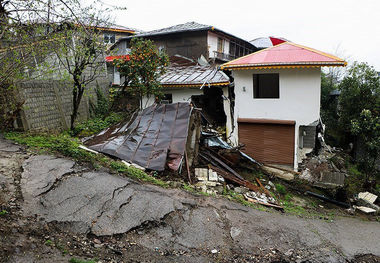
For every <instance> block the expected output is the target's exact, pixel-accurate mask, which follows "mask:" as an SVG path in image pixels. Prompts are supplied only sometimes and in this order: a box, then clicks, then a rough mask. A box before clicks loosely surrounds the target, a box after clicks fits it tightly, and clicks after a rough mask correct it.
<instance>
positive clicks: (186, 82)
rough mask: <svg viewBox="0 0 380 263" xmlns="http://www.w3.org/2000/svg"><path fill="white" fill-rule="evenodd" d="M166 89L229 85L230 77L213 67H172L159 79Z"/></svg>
mask: <svg viewBox="0 0 380 263" xmlns="http://www.w3.org/2000/svg"><path fill="white" fill-rule="evenodd" d="M159 81H160V83H161V85H162V86H164V87H189V86H190V87H201V86H202V85H211V86H223V85H228V84H229V83H230V80H229V78H228V76H227V75H226V74H225V73H224V72H223V71H220V70H218V68H216V67H213V66H199V65H194V66H185V67H183V66H171V67H169V68H168V69H167V71H166V73H165V74H164V75H162V76H161V77H160V78H159Z"/></svg>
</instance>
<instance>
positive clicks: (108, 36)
mask: <svg viewBox="0 0 380 263" xmlns="http://www.w3.org/2000/svg"><path fill="white" fill-rule="evenodd" d="M104 43H105V44H114V43H115V34H112V33H104Z"/></svg>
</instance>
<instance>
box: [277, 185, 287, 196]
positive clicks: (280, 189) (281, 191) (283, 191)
mask: <svg viewBox="0 0 380 263" xmlns="http://www.w3.org/2000/svg"><path fill="white" fill-rule="evenodd" d="M275 186H276V190H277V192H278V193H279V194H281V195H285V194H286V188H285V186H283V185H282V184H276V185H275Z"/></svg>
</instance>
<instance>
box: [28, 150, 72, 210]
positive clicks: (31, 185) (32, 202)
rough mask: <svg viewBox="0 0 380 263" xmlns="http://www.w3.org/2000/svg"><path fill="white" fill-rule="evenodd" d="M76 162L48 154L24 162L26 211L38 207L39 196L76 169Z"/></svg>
mask: <svg viewBox="0 0 380 263" xmlns="http://www.w3.org/2000/svg"><path fill="white" fill-rule="evenodd" d="M74 165H75V162H73V161H71V160H68V159H63V158H57V157H54V156H48V155H36V156H32V157H30V158H29V159H27V160H26V161H25V162H24V164H23V166H22V167H23V170H24V172H23V173H22V175H21V191H22V195H23V197H24V200H25V204H24V210H25V211H24V212H25V213H26V214H28V213H29V212H30V211H33V210H35V209H36V207H35V206H36V204H37V203H38V198H37V197H39V196H41V195H43V194H45V193H47V192H49V191H50V190H51V189H52V188H53V186H54V185H55V184H56V183H57V182H58V181H60V180H61V179H62V177H63V176H65V175H67V174H71V173H72V172H73V171H74V168H73V167H74Z"/></svg>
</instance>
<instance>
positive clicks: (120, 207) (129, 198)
mask: <svg viewBox="0 0 380 263" xmlns="http://www.w3.org/2000/svg"><path fill="white" fill-rule="evenodd" d="M132 199H133V195H131V196H130V197H128V199H127V200H126V201H125V202H124V203H122V204H121V205H119V209H118V211H120V210H121V209H122V208H123V207H124V206H126V205H127V204H129V203H130V202H131V201H132Z"/></svg>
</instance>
